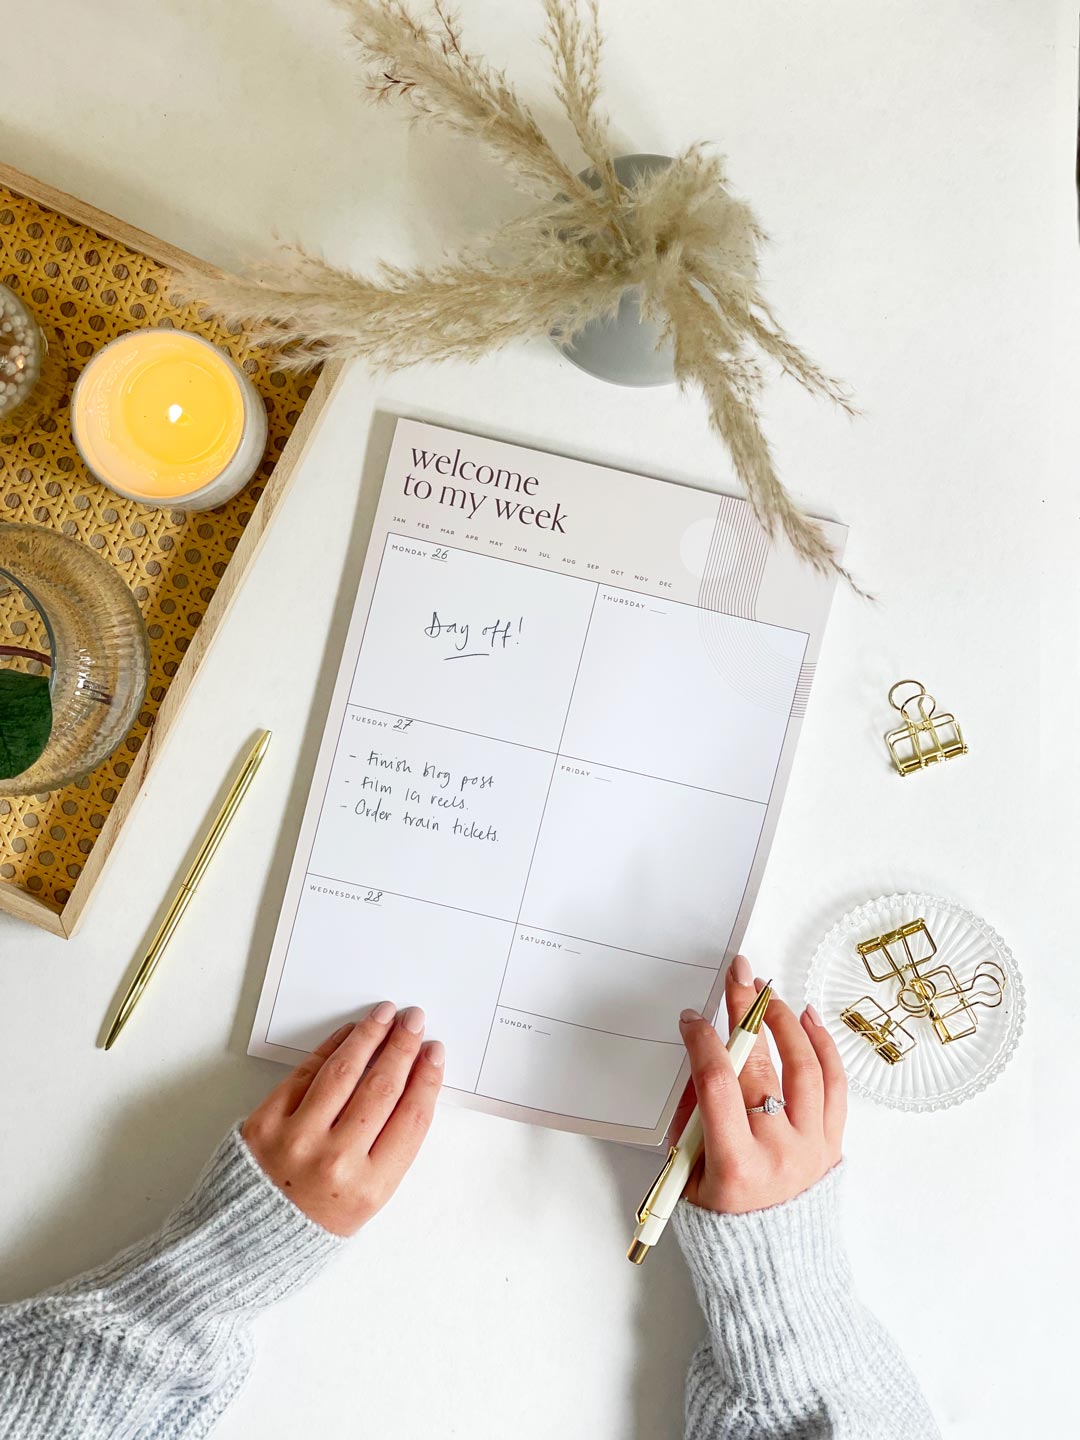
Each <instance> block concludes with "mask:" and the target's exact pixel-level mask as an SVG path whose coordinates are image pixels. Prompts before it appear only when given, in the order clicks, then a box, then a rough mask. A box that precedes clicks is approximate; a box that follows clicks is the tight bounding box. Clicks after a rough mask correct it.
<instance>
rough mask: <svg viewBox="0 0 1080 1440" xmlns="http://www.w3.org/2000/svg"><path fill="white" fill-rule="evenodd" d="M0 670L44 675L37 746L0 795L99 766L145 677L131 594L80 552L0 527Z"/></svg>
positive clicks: (40, 787)
mask: <svg viewBox="0 0 1080 1440" xmlns="http://www.w3.org/2000/svg"><path fill="white" fill-rule="evenodd" d="M0 665H2V666H3V668H4V669H5V670H17V671H21V672H22V673H23V674H24V675H27V676H31V675H39V676H44V675H46V674H47V675H48V686H49V699H50V700H51V708H52V719H51V729H48V730H47V734H48V740H47V742H46V743H45V748H44V749H43V750H42V751H41V752H40V754H38V756H37V758H36V759H34V760H33V761H32V763H30V764H29V765H28V766H27V768H26V769H24V770H23V771H21V772H20V773H19V774H17V775H9V776H7V777H6V778H3V779H0V795H38V794H43V793H45V792H47V791H50V790H58V789H60V788H61V787H62V786H64V785H67V784H69V783H70V782H71V781H72V780H74V779H76V778H78V777H79V776H81V775H84V774H86V773H87V772H88V771H90V770H92V769H93V768H94V767H95V766H96V765H99V764H100V763H101V761H102V760H104V759H105V758H106V757H107V756H109V755H111V754H112V752H113V751H114V750H115V749H116V747H117V746H118V745H119V744H120V743H121V742H122V741H123V739H124V737H125V736H126V735H127V733H128V731H129V730H130V729H131V726H132V725H133V724H134V722H135V719H136V717H137V715H138V713H139V707H140V705H141V704H142V701H143V696H144V695H145V693H146V683H147V678H148V676H149V669H150V652H149V645H148V642H147V638H146V627H145V625H144V624H143V619H142V615H141V614H140V613H139V607H138V605H137V604H136V603H135V598H134V596H133V595H132V593H131V591H130V590H129V589H128V588H127V586H126V585H125V584H124V582H123V580H122V579H121V578H120V576H119V575H118V574H117V572H116V571H115V570H114V569H113V568H112V566H111V565H109V564H108V563H107V561H105V560H103V559H102V558H101V557H100V556H99V555H96V554H95V553H94V551H93V550H91V549H90V548H89V546H87V545H83V544H81V543H80V542H79V541H77V540H70V539H68V538H67V537H66V536H64V535H60V534H58V533H57V532H56V531H55V530H49V529H46V528H45V527H44V526H40V525H17V524H16V525H13V524H4V523H0ZM8 718H9V723H11V722H10V716H9V717H8ZM17 763H18V762H17ZM23 763H25V762H23Z"/></svg>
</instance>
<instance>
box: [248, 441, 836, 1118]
mask: <svg viewBox="0 0 1080 1440" xmlns="http://www.w3.org/2000/svg"><path fill="white" fill-rule="evenodd" d="M826 530H827V532H828V534H829V537H830V539H831V541H832V542H833V544H834V545H835V546H836V547H837V549H840V548H842V545H843V541H844V538H845V531H844V529H843V527H842V526H838V525H826ZM832 588H833V587H832V582H831V581H830V580H828V579H826V578H824V577H822V576H820V575H817V574H815V573H814V572H813V571H812V570H810V569H809V568H808V567H807V566H805V565H803V564H801V563H800V562H799V561H798V560H797V559H796V558H795V557H794V556H793V555H792V554H791V553H790V552H789V551H788V550H787V549H786V548H782V547H779V546H776V547H770V546H769V545H768V543H767V541H766V539H765V536H764V534H763V532H762V531H761V529H760V527H759V526H758V524H757V522H756V521H755V519H754V517H753V514H752V513H751V511H750V507H749V506H748V505H747V504H746V503H745V502H744V501H741V500H736V499H733V498H731V497H729V496H724V495H717V494H714V493H711V492H708V491H704V490H697V489H693V488H691V487H689V486H685V485H678V484H673V483H669V482H666V481H661V480H654V479H649V478H646V477H644V476H640V475H634V474H628V473H625V472H623V471H616V470H610V469H606V468H605V467H603V466H600V465H593V464H586V463H584V462H582V461H578V460H571V459H566V458H563V457H561V456H557V455H550V454H546V453H544V452H541V451H537V450H529V449H524V448H521V447H519V446H515V445H509V444H506V443H504V442H502V441H495V440H488V439H484V438H482V437H479V436H474V435H467V434H461V433H458V432H455V431H452V430H445V429H441V428H438V427H435V426H431V425H423V424H419V423H417V422H415V421H411V420H399V421H398V423H397V428H396V431H395V435H394V440H393V444H392V447H391V451H390V456H389V460H388V462H387V466H386V473H385V478H384V481H383V488H382V495H381V498H380V501H379V506H378V511H377V514H376V518H375V522H374V527H373V531H372V536H371V542H370V545H369V548H368V552H367V559H366V562H365V565H364V571H363V576H362V578H361V581H360V586H359V589H358V592H357V597H356V605H355V609H354V612H353V619H352V624H351V627H350V630H349V636H348V640H347V642H346V645H345V653H344V656H343V658H342V662H341V669H340V673H339V676H338V682H337V687H336V690H335V694H334V699H333V702H332V705H331V708H330V714H329V718H328V720H327V724H326V731H325V735H324V738H323V743H322V748H321V751H320V755H319V760H318V764H317V766H316V770H315V776H314V779H313V782H312V787H311V793H310V797H309V799H308V804H307V809H306V813H305V816H304V821H303V826H302V829H301V832H300V838H299V842H298V844H297V850H296V858H295V861H294V863H293V868H292V873H291V876H290V879H289V884H288V888H287V891H286V895H285V900H284V904H283V907H282V912H281V919H280V922H279V925H278V931H277V936H276V939H275V942H274V946H273V950H272V952H271V956H270V961H269V965H268V968H267V975H266V982H265V985H264V987H263V992H262V997H261V1000H260V1002H259V1008H258V1013H257V1016H256V1020H255V1027H254V1031H253V1034H252V1039H251V1046H250V1050H251V1053H252V1054H256V1055H264V1056H269V1057H272V1058H275V1059H279V1060H283V1061H285V1062H287V1063H289V1064H295V1063H296V1062H297V1061H298V1060H299V1059H300V1058H301V1056H302V1054H303V1053H305V1052H307V1051H309V1050H310V1049H312V1048H313V1047H314V1046H315V1045H316V1044H317V1043H318V1042H319V1041H320V1040H321V1039H322V1038H323V1037H324V1036H325V1035H327V1034H328V1033H329V1032H330V1031H332V1030H334V1029H335V1028H337V1027H338V1026H339V1025H341V1024H342V1023H343V1022H344V1021H345V1020H349V1019H353V1018H355V1017H356V1016H357V1015H358V1014H360V1013H362V1012H363V1010H364V1009H365V1007H367V1006H369V1005H371V1004H373V1003H375V1002H376V1001H378V1000H382V999H384V998H386V997H387V996H389V997H391V998H393V999H394V1000H396V1001H397V1002H398V1003H399V1004H402V1005H406V1004H418V1005H422V1006H423V1007H424V1009H425V1010H426V1011H427V1015H428V1034H429V1036H431V1037H432V1038H438V1039H441V1040H442V1041H444V1042H445V1045H446V1081H445V1093H446V1094H447V1095H448V1097H450V1098H456V1099H458V1100H461V1101H463V1102H464V1103H467V1104H470V1105H474V1106H477V1107H479V1108H482V1109H486V1110H490V1111H494V1112H496V1113H498V1114H503V1115H511V1116H514V1117H516V1118H519V1119H524V1120H529V1121H532V1122H534V1123H537V1124H542V1125H551V1126H557V1127H559V1128H562V1129H569V1130H577V1131H581V1132H584V1133H587V1134H591V1135H598V1136H606V1137H609V1138H613V1139H621V1140H626V1141H634V1142H637V1143H645V1144H649V1143H652V1144H655V1143H659V1142H660V1141H661V1140H662V1139H663V1137H664V1134H665V1131H666V1128H667V1125H668V1123H669V1121H670V1119H671V1115H672V1113H673V1111H674V1108H675V1105H676V1102H677V1100H678V1098H679V1095H680V1094H681V1091H682V1087H683V1085H684V1084H685V1081H686V1076H687V1068H686V1066H685V1063H684V1052H683V1047H682V1044H681V1042H680V1039H679V1032H678V1023H677V1022H678V1016H679V1012H680V1011H681V1010H682V1009H684V1008H685V1007H687V1006H692V1007H693V1008H694V1009H698V1010H703V1011H706V1012H707V1013H711V1009H712V1008H715V1006H716V1005H717V1004H718V1003H719V999H720V995H721V989H722V972H723V969H724V967H725V965H726V963H727V961H728V960H729V959H730V958H731V957H732V956H733V955H734V954H735V953H736V951H737V948H738V945H739V942H740V940H741V937H742V933H743V931H744V929H745V926H746V923H747V920H748V918H749V914H750V909H751V905H752V903H753V897H754V894H755V890H756V888H757V885H758V883H759V880H760V876H761V872H762V868H763V866H764V862H765V858H766V854H767V851H768V847H769V841H770V838H771V835H772V832H773V829H774V827H775V825H776V821H777V815H778V811H779V806H780V801H781V797H782V795H783V791H784V785H785V782H786V779H787V775H788V771H789V769H790V766H791V762H792V757H793V753H794V749H795V744H796V740H797V737H798V732H799V727H800V723H801V717H802V715H803V714H804V711H805V707H806V702H807V697H808V693H809V689H810V684H811V681H812V678H813V673H814V665H815V660H816V657H817V653H818V647H819V645H820V641H821V635H822V630H823V627H824V624H825V620H826V616H827V613H828V608H829V603H830V600H831V596H832Z"/></svg>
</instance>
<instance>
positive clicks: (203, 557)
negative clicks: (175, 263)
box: [0, 185, 313, 910]
mask: <svg viewBox="0 0 1080 1440" xmlns="http://www.w3.org/2000/svg"><path fill="white" fill-rule="evenodd" d="M168 275H169V272H168V270H167V269H165V267H164V266H162V265H160V264H159V263H158V262H157V261H155V260H152V259H150V258H149V257H148V256H146V255H142V254H140V253H139V252H137V251H134V250H131V249H129V248H128V247H127V246H126V245H123V244H121V243H120V242H119V241H116V240H111V239H109V238H107V237H106V236H103V235H99V234H98V233H97V232H96V231H94V230H91V229H88V228H87V227H86V226H85V225H81V224H78V223H77V222H75V221H73V220H71V219H69V218H68V217H67V216H65V215H62V214H59V213H58V212H56V211H53V210H47V209H45V208H44V207H43V206H41V205H39V204H37V203H36V202H35V201H33V200H29V199H26V198H25V197H23V196H21V195H17V194H15V193H14V192H13V191H11V190H8V189H6V188H5V187H4V186H2V185H0V282H2V283H3V284H4V285H6V286H8V288H9V289H11V290H13V291H15V293H16V294H18V295H19V296H21V297H22V299H23V301H24V302H25V303H26V304H27V305H28V306H29V307H30V309H31V310H32V311H33V313H34V315H35V317H36V319H37V321H38V323H39V325H40V326H41V328H42V330H43V331H44V334H45V337H46V339H47V341H48V345H49V362H48V363H49V370H50V372H51V377H52V384H51V387H47V388H46V399H47V408H46V410H45V413H44V414H43V415H42V416H41V417H40V418H39V419H38V420H37V421H36V422H35V424H34V425H33V426H32V427H30V428H25V427H24V428H21V429H20V430H19V431H17V432H16V433H5V430H4V422H3V421H2V420H0V519H3V520H8V521H20V520H21V521H26V522H28V523H30V524H37V525H48V526H51V527H52V528H53V529H56V530H61V531H63V533H64V534H65V535H71V536H74V537H76V538H78V539H80V540H82V541H84V542H85V543H86V544H87V545H91V546H92V547H93V548H94V549H95V550H96V551H97V552H98V553H99V554H100V555H103V556H104V557H105V558H106V559H108V560H109V561H110V562H111V563H112V564H113V565H114V566H115V567H116V568H117V570H119V572H120V574H121V575H122V577H123V579H124V581H125V582H126V583H127V585H129V586H130V588H131V590H132V591H133V593H134V595H135V598H136V600H137V601H138V603H139V607H140V609H141V610H142V613H143V617H144V619H145V620H146V626H147V631H148V633H149V636H150V654H151V669H150V683H149V687H148V689H147V694H146V702H145V706H144V708H143V710H142V713H141V714H140V716H139V719H138V723H137V724H136V725H135V727H134V729H133V730H132V731H131V733H130V735H129V736H128V738H127V740H126V741H125V742H124V744H123V745H122V746H121V747H120V749H119V750H117V751H116V753H115V754H114V755H113V756H112V757H111V759H109V760H107V761H106V762H105V763H104V764H103V765H100V766H99V767H98V769H96V770H95V771H93V772H92V773H91V774H90V775H88V776H85V777H83V778H82V779H80V780H78V781H77V782H76V783H75V784H74V785H71V786H69V787H68V788H67V789H66V790H59V791H56V792H54V793H53V794H51V795H38V796H12V797H9V798H3V797H2V796H0V883H6V884H10V885H16V886H18V887H19V888H21V889H23V890H26V891H28V892H29V893H30V894H32V895H34V896H36V897H37V898H38V899H39V900H43V901H45V902H46V903H47V904H49V905H50V906H51V907H52V908H53V909H55V910H60V909H61V908H62V906H63V905H64V903H65V901H66V900H67V899H68V897H69V896H70V893H71V887H72V885H73V884H74V882H75V880H76V879H77V878H78V875H79V873H80V871H81V869H82V866H83V864H84V863H85V861H86V857H87V855H89V853H90V851H91V850H92V849H93V846H94V842H95V840H96V839H97V836H98V835H99V834H100V832H101V827H102V826H103V825H104V823H105V819H106V817H107V815H108V813H109V809H110V807H111V806H112V804H113V803H114V801H115V800H116V797H117V795H118V794H119V791H120V787H121V786H122V785H123V783H124V777H125V776H126V775H127V773H128V770H129V769H130V766H131V761H132V758H133V756H134V755H135V754H136V753H137V751H138V749H139V746H140V745H141V744H142V741H143V738H144V737H145V735H146V732H147V730H148V728H149V727H150V726H151V725H152V724H153V721H154V716H155V715H156V714H157V711H158V707H159V706H160V704H161V702H162V700H163V699H164V698H165V693H166V691H167V690H168V688H169V685H170V683H171V682H172V680H173V678H174V676H175V675H176V672H177V670H178V668H179V666H180V664H181V662H182V661H183V658H184V652H185V651H186V650H187V648H188V645H189V644H190V641H191V637H192V635H193V634H194V633H195V631H196V629H197V628H198V626H199V624H200V623H201V621H202V618H203V615H204V614H205V612H206V607H207V605H208V604H209V602H210V601H211V600H212V599H213V596H214V591H215V590H216V588H217V585H218V583H219V581H220V580H221V577H222V575H224V573H225V568H226V566H227V565H228V563H229V559H230V557H231V555H232V552H233V550H235V548H236V545H237V542H238V540H239V538H240V535H241V533H242V532H243V529H244V526H245V525H246V524H247V522H248V520H249V519H250V518H251V513H252V511H253V509H254V508H255V505H256V503H257V501H258V499H259V496H260V495H261V494H262V491H263V486H264V484H265V483H266V480H267V479H268V477H269V475H270V472H271V471H272V469H273V467H274V463H275V461H276V460H277V458H278V456H279V455H280V453H281V451H282V450H283V449H284V448H285V443H286V441H287V440H288V438H289V434H290V432H291V430H292V428H293V426H294V424H295V423H296V421H297V420H298V419H299V416H300V411H301V410H302V408H303V406H304V402H305V401H306V400H307V398H308V396H309V395H310V394H311V386H312V383H313V382H312V380H311V379H310V377H305V376H297V375H294V374H290V373H287V372H283V371H280V370H275V369H274V368H273V364H272V359H271V357H268V356H266V355H264V354H261V353H260V352H259V351H256V350H253V349H252V348H251V347H250V346H248V345H247V344H246V343H245V339H244V337H243V336H242V335H241V336H237V335H234V334H230V333H228V332H227V331H226V330H225V329H224V328H223V327H222V326H220V325H218V324H217V323H216V322H215V321H213V320H207V319H204V318H202V316H201V315H200V313H199V312H198V311H197V309H196V307H194V306H180V305H174V304H172V303H171V302H170V301H169V300H168V299H167V297H166V288H167V282H168ZM144 325H166V326H169V325H175V326H177V327H179V328H182V329H185V330H194V331H197V332H198V333H199V334H200V335H204V336H205V337H206V338H207V339H208V340H212V341H213V342H214V344H216V345H219V346H220V347H221V348H222V349H223V350H224V351H226V352H227V353H228V354H230V355H231V356H232V357H233V359H234V360H236V361H237V362H239V363H240V364H241V365H242V366H243V368H244V370H245V371H246V373H247V374H248V375H249V376H250V377H251V380H252V383H253V384H254V386H255V388H256V389H257V390H258V391H259V393H260V395H261V396H262V397H263V399H264V401H265V402H266V409H267V419H268V421H269V432H270V438H269V443H268V445H267V450H266V455H265V457H264V459H263V462H262V465H261V466H260V468H259V471H258V473H257V475H256V476H255V479H254V480H253V481H252V482H251V484H250V485H249V486H248V487H247V488H246V489H245V490H243V491H242V492H241V493H240V494H239V495H238V496H236V498H235V499H233V500H231V501H230V502H229V503H228V504H227V505H224V506H222V507H221V508H220V509H219V510H214V511H208V512H201V513H194V512H193V513H192V514H190V515H188V514H185V513H184V512H183V511H181V510H150V509H147V508H146V507H145V506H143V505H139V504H137V503H136V502H134V501H131V500H124V499H122V498H121V497H120V496H119V495H114V494H113V493H112V491H111V490H106V489H105V488H104V487H103V486H102V485H99V484H98V483H97V482H96V481H95V480H93V479H91V477H90V476H89V474H88V473H87V471H86V467H85V466H84V465H83V463H82V461H81V460H80V458H79V454H78V451H77V450H76V449H75V445H74V443H73V441H72V438H71V428H70V425H69V423H68V405H69V403H70V398H71V387H72V386H73V385H74V383H75V381H76V380H77V379H78V377H79V372H80V370H81V369H82V367H83V365H84V364H85V363H86V361H87V360H88V359H89V358H90V356H91V355H93V354H94V352H95V351H97V350H99V349H100V348H101V346H102V345H104V344H106V343H107V342H108V341H109V340H112V339H115V337H116V336H117V335H123V334H125V333H126V332H127V331H129V330H133V329H135V328H136V327H138V326H144ZM23 603H24V602H23V599H22V597H21V595H19V594H18V593H17V592H16V591H14V590H13V589H11V588H8V589H7V590H6V591H5V590H3V589H2V588H0V633H3V632H5V631H6V632H8V633H11V632H12V631H14V633H15V634H16V635H18V634H20V633H23V630H24V629H25V625H26V621H25V619H24V618H23V613H24V612H23Z"/></svg>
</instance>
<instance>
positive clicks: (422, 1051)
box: [240, 1000, 444, 1235]
mask: <svg viewBox="0 0 1080 1440" xmlns="http://www.w3.org/2000/svg"><path fill="white" fill-rule="evenodd" d="M423 1036H424V1012H423V1011H422V1010H421V1009H419V1008H418V1007H417V1006H415V1005H414V1006H412V1007H411V1008H410V1009H408V1010H406V1011H404V1012H403V1013H402V1014H400V1015H398V1014H397V1011H396V1009H395V1007H394V1005H393V1004H392V1003H391V1002H390V1001H389V1000H384V1001H382V1003H381V1004H379V1005H376V1006H375V1008H374V1009H373V1010H372V1011H371V1013H370V1014H369V1015H368V1016H367V1017H366V1018H365V1019H363V1020H361V1021H359V1022H358V1023H357V1024H355V1025H343V1026H342V1028H341V1029H340V1030H338V1031H336V1032H335V1033H334V1034H333V1035H331V1036H330V1037H329V1038H328V1039H326V1040H324V1041H323V1043H322V1044H321V1045H320V1046H319V1047H318V1049H316V1050H315V1051H313V1052H312V1054H310V1055H309V1056H308V1058H307V1059H306V1060H305V1061H304V1062H303V1063H302V1064H301V1065H298V1066H297V1068H296V1069H295V1070H294V1071H293V1072H292V1074H291V1075H288V1076H287V1077H286V1078H285V1079H284V1080H283V1081H282V1082H281V1084H280V1085H278V1086H277V1088H276V1089H274V1090H272V1091H271V1092H270V1094H269V1095H268V1096H267V1097H266V1099H265V1100H264V1101H263V1102H262V1104H261V1105H260V1106H259V1107H258V1109H256V1110H253V1111H252V1112H251V1114H250V1115H249V1116H248V1118H247V1119H246V1120H245V1121H244V1124H243V1128H242V1129H241V1132H240V1133H241V1134H242V1135H243V1137H244V1139H245V1141H246V1142H247V1146H248V1149H249V1150H250V1151H251V1153H252V1154H253V1155H254V1157H255V1159H256V1160H257V1161H258V1162H259V1164H260V1165H261V1166H262V1168H263V1169H264V1170H265V1171H266V1173H267V1175H269V1177H270V1179H271V1180H273V1182H274V1184H275V1185H277V1186H278V1187H279V1188H280V1189H282V1190H284V1191H285V1193H286V1194H287V1195H288V1197H289V1199H290V1200H292V1201H293V1202H294V1204H296V1205H297V1206H299V1208H300V1209H301V1210H303V1212H304V1213H305V1215H309V1216H310V1217H311V1219H312V1220H315V1221H317V1223H318V1224H320V1225H322V1226H323V1227H324V1229H326V1230H332V1231H333V1232H334V1234H335V1235H351V1234H352V1233H353V1232H354V1231H356V1230H359V1228H360V1226H361V1225H363V1224H364V1223H365V1221H367V1220H370V1219H371V1217H372V1216H373V1215H374V1214H375V1212H376V1211H377V1210H381V1209H382V1207H383V1205H385V1204H386V1202H387V1200H389V1198H390V1196H391V1195H392V1194H393V1193H394V1191H395V1190H396V1189H397V1187H398V1185H399V1184H400V1182H401V1180H402V1177H403V1176H404V1174H405V1172H406V1170H408V1168H409V1166H410V1165H411V1164H412V1162H413V1160H415V1158H416V1154H417V1151H418V1150H419V1149H420V1146H421V1143H422V1142H423V1139H424V1136H425V1135H426V1134H427V1132H428V1127H429V1125H430V1124H431V1117H432V1114H433V1112H434V1110H435V1100H436V1098H437V1096H438V1094H439V1088H440V1086H441V1085H442V1078H443V1058H444V1057H443V1047H442V1045H441V1043H440V1042H439V1041H438V1040H433V1041H431V1043H430V1044H428V1045H423V1046H422V1044H421V1042H422V1040H423Z"/></svg>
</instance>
